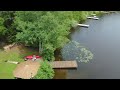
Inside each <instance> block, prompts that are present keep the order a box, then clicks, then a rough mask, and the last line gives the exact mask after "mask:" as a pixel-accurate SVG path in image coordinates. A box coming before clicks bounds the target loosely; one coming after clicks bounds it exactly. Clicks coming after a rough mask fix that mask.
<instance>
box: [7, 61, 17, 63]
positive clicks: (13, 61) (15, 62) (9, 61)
mask: <svg viewBox="0 0 120 90" xmlns="http://www.w3.org/2000/svg"><path fill="white" fill-rule="evenodd" d="M7 62H8V63H13V64H18V63H19V62H16V61H7Z"/></svg>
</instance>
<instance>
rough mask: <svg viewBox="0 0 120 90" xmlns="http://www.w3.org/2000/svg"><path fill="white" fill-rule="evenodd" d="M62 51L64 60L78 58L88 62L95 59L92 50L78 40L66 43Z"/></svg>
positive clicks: (79, 60) (80, 60)
mask: <svg viewBox="0 0 120 90" xmlns="http://www.w3.org/2000/svg"><path fill="white" fill-rule="evenodd" d="M61 53H62V57H63V59H64V60H77V61H78V62H84V63H87V62H89V61H90V60H92V59H93V54H92V52H91V51H89V50H88V49H87V48H85V47H84V46H82V45H80V43H78V42H76V41H70V42H69V43H68V44H66V45H65V47H64V48H63V49H62V50H61Z"/></svg>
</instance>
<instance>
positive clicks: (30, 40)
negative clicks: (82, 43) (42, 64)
mask: <svg viewBox="0 0 120 90" xmlns="http://www.w3.org/2000/svg"><path fill="white" fill-rule="evenodd" d="M92 13H96V14H100V11H1V12H0V40H4V41H6V42H8V43H13V42H16V43H21V44H25V45H28V46H31V47H37V48H39V54H40V55H42V56H43V57H44V59H45V60H49V61H51V60H55V58H54V51H55V50H56V49H57V48H61V47H63V46H64V45H65V44H66V43H67V42H69V39H68V37H67V36H68V35H69V33H70V29H71V27H72V25H73V24H74V22H83V21H84V20H86V17H87V16H88V15H90V14H92Z"/></svg>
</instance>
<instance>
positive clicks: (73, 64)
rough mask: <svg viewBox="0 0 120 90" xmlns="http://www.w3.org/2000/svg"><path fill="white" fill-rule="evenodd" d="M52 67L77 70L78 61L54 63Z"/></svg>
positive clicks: (51, 63)
mask: <svg viewBox="0 0 120 90" xmlns="http://www.w3.org/2000/svg"><path fill="white" fill-rule="evenodd" d="M50 65H51V66H52V68H77V62H76V61H53V62H50Z"/></svg>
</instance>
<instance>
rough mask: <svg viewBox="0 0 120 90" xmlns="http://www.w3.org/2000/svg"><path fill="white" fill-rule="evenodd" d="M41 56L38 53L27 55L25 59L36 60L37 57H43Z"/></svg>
mask: <svg viewBox="0 0 120 90" xmlns="http://www.w3.org/2000/svg"><path fill="white" fill-rule="evenodd" d="M41 58H42V57H41V56H38V55H30V56H26V57H25V58H24V59H25V60H36V59H41Z"/></svg>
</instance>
